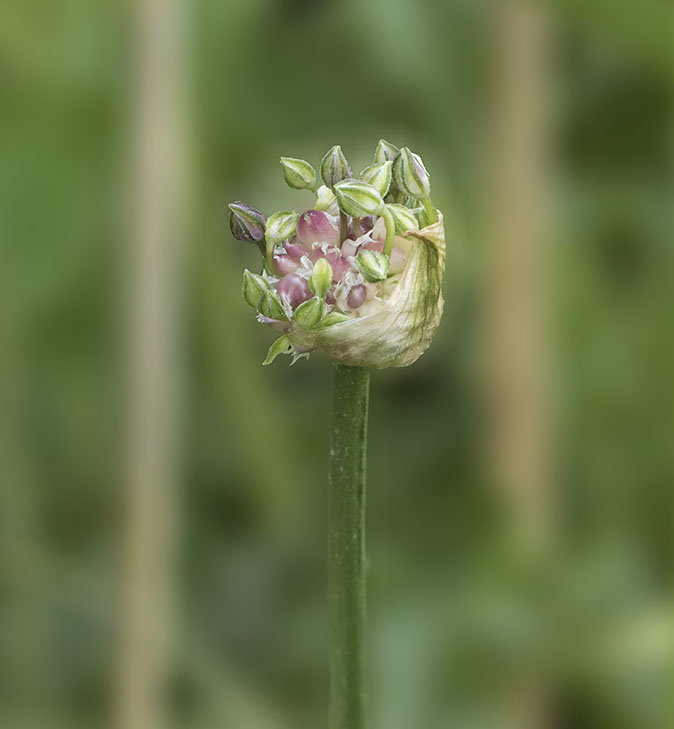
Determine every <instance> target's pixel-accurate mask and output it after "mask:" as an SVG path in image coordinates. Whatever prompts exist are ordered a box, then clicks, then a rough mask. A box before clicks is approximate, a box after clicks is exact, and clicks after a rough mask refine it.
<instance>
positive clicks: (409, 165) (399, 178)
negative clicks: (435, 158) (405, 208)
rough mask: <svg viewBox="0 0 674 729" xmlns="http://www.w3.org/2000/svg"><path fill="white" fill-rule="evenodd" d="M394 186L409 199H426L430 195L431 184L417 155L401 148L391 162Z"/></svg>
mask: <svg viewBox="0 0 674 729" xmlns="http://www.w3.org/2000/svg"><path fill="white" fill-rule="evenodd" d="M393 177H394V179H395V182H396V185H397V186H398V188H400V189H401V190H402V191H403V192H404V193H406V194H407V195H410V197H416V198H418V199H422V198H426V197H428V196H429V195H430V194H431V182H430V178H429V176H428V172H427V171H426V167H425V166H424V163H423V161H422V159H421V157H419V155H418V154H414V152H412V151H411V150H410V149H408V148H407V147H403V148H402V149H401V150H400V152H399V153H398V155H397V157H396V158H395V160H394V162H393Z"/></svg>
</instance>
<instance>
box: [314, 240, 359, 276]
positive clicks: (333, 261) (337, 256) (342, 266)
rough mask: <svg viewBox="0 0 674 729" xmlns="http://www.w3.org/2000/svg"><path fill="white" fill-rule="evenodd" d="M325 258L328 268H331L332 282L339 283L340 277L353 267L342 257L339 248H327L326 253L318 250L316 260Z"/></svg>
mask: <svg viewBox="0 0 674 729" xmlns="http://www.w3.org/2000/svg"><path fill="white" fill-rule="evenodd" d="M319 258H326V259H327V261H328V263H329V264H330V266H332V280H333V281H334V282H337V281H339V280H340V279H341V278H342V276H343V275H344V274H345V273H346V272H347V271H348V270H349V269H350V268H353V266H352V265H351V264H350V263H349V262H348V261H347V260H346V258H344V257H343V254H342V251H340V250H339V248H328V249H327V251H324V250H321V249H318V251H317V255H316V260H317V259H319Z"/></svg>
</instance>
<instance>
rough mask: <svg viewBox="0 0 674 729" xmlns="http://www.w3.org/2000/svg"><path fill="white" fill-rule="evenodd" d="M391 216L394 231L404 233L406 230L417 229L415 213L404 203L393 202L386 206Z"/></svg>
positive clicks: (417, 223) (417, 222)
mask: <svg viewBox="0 0 674 729" xmlns="http://www.w3.org/2000/svg"><path fill="white" fill-rule="evenodd" d="M386 207H387V208H388V211H389V212H390V213H391V216H392V217H393V222H394V223H395V227H396V233H399V234H402V233H406V232H407V231H408V230H419V221H418V220H417V218H416V215H415V214H414V213H413V212H412V211H411V210H410V209H409V208H407V207H405V206H404V205H398V204H397V203H393V204H391V205H387V206H386Z"/></svg>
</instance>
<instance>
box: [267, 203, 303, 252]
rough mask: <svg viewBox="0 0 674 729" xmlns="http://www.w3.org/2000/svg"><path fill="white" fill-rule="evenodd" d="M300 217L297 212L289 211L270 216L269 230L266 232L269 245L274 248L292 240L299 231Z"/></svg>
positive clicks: (268, 221)
mask: <svg viewBox="0 0 674 729" xmlns="http://www.w3.org/2000/svg"><path fill="white" fill-rule="evenodd" d="M299 217H300V216H299V215H298V214H297V213H296V212H294V211H289V210H283V211H281V212H279V213H274V214H273V215H270V216H269V219H268V220H267V230H266V231H265V238H266V239H267V245H268V246H271V247H272V248H273V247H275V246H280V245H282V244H283V243H284V242H285V241H287V240H289V239H290V238H292V237H293V236H294V235H295V231H296V230H297V221H298V220H299Z"/></svg>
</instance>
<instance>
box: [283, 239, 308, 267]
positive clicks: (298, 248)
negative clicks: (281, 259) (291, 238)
mask: <svg viewBox="0 0 674 729" xmlns="http://www.w3.org/2000/svg"><path fill="white" fill-rule="evenodd" d="M286 253H287V254H288V255H289V256H290V258H292V259H293V261H297V262H298V263H299V262H300V261H301V260H302V256H306V255H307V253H308V251H307V249H306V248H305V247H304V246H303V245H300V244H299V243H286Z"/></svg>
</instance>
